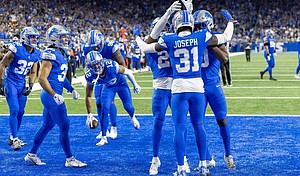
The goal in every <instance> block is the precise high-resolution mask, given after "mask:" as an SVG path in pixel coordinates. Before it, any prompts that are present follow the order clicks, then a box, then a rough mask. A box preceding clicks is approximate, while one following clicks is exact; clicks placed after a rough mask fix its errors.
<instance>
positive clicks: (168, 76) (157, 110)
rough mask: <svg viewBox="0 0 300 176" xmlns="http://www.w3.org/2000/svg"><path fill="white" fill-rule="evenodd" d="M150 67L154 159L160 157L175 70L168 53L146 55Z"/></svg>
mask: <svg viewBox="0 0 300 176" xmlns="http://www.w3.org/2000/svg"><path fill="white" fill-rule="evenodd" d="M146 60H147V63H148V66H149V67H150V68H151V71H152V75H153V88H154V91H153V94H152V114H153V116H154V125H153V131H152V141H153V143H152V145H153V157H158V152H159V145H160V139H161V136H162V127H163V124H164V120H165V114H166V111H167V108H168V105H169V106H171V87H172V81H173V70H172V67H171V62H170V57H169V55H168V53H167V52H166V51H161V52H158V53H151V54H146Z"/></svg>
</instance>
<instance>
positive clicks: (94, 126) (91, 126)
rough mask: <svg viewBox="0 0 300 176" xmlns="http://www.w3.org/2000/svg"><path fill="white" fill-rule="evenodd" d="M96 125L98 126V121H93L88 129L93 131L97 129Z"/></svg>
mask: <svg viewBox="0 0 300 176" xmlns="http://www.w3.org/2000/svg"><path fill="white" fill-rule="evenodd" d="M98 125H99V124H98V121H97V120H95V119H93V120H92V122H91V124H90V129H95V128H97V127H98Z"/></svg>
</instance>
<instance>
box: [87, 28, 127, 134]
mask: <svg viewBox="0 0 300 176" xmlns="http://www.w3.org/2000/svg"><path fill="white" fill-rule="evenodd" d="M83 51H84V55H85V57H86V55H87V54H88V53H89V52H90V51H98V52H99V53H100V54H101V55H102V57H104V58H106V59H112V60H115V61H116V62H118V64H120V65H122V66H125V61H124V58H123V56H122V54H121V52H120V48H119V45H118V42H115V41H114V40H109V41H107V42H104V36H103V34H102V33H101V32H100V31H98V30H91V31H90V32H89V35H88V38H87V43H86V45H85V46H84V48H83ZM102 86H103V85H101V84H98V83H96V84H95V91H94V95H95V98H96V106H97V113H98V118H99V119H101V116H102V115H101V114H102V107H101V92H102ZM86 87H87V86H86ZM89 91H90V89H86V92H87V93H86V97H85V98H86V101H90V99H91V95H92V94H91V92H89ZM109 114H110V122H111V129H110V134H107V136H109V137H111V138H112V139H115V138H117V136H118V133H117V122H116V117H117V108H116V105H115V103H114V101H112V104H111V107H110V112H109ZM106 132H107V131H105V133H106ZM101 137H102V131H101V132H100V133H99V135H98V136H97V137H96V138H97V139H101Z"/></svg>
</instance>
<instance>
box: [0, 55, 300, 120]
mask: <svg viewBox="0 0 300 176" xmlns="http://www.w3.org/2000/svg"><path fill="white" fill-rule="evenodd" d="M232 54H233V55H235V56H231V58H230V63H231V73H232V80H233V87H223V90H224V92H225V96H226V99H227V106H228V114H230V115H233V114H237V115H299V114H300V113H299V111H298V108H297V105H298V104H300V94H299V93H298V92H299V88H300V84H299V81H300V80H298V79H295V78H294V77H293V76H294V74H295V69H296V66H297V64H298V59H297V54H296V53H295V52H293V53H278V56H277V57H275V60H276V66H275V68H274V70H273V76H274V77H275V78H277V79H278V81H269V80H268V73H266V74H265V78H264V79H263V80H261V79H260V75H259V71H261V70H263V69H264V68H265V67H266V65H267V63H266V61H265V59H264V58H263V54H262V53H258V54H252V55H251V62H248V63H247V62H246V60H245V56H244V54H243V53H232ZM82 74H83V73H82V71H77V75H78V76H80V75H82ZM134 75H135V77H136V80H137V82H138V83H139V84H140V86H141V87H142V92H141V94H140V95H136V94H132V95H133V103H134V105H135V108H136V114H151V113H152V112H151V97H152V90H153V88H152V74H151V72H150V71H146V72H138V73H135V74H134ZM73 82H78V83H76V84H74V85H73V86H74V87H75V89H76V90H77V91H78V92H79V93H80V94H81V98H80V99H79V100H78V101H73V100H72V97H71V95H70V94H66V93H64V95H63V96H64V98H65V100H66V104H67V107H68V113H69V114H85V113H86V110H85V105H84V96H85V90H84V88H83V87H82V85H81V83H79V82H80V79H74V80H73ZM35 86H38V85H35ZM129 86H130V87H132V86H131V84H130V83H129ZM115 103H116V105H117V108H118V114H126V112H125V111H124V110H123V107H122V104H121V102H120V100H119V98H118V97H116V101H115ZM93 111H94V113H95V112H96V110H95V107H94V108H93ZM41 112H42V105H41V103H40V98H39V90H37V91H34V92H32V93H31V95H30V96H29V97H28V102H27V107H26V114H41ZM167 113H168V114H171V111H170V110H169V109H168V112H167ZM0 114H8V107H7V105H6V101H5V98H4V97H0ZM207 114H212V112H211V110H210V108H208V110H207Z"/></svg>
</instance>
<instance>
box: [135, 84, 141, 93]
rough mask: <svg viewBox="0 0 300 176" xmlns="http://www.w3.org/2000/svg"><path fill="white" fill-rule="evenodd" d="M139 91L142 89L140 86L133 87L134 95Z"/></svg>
mask: <svg viewBox="0 0 300 176" xmlns="http://www.w3.org/2000/svg"><path fill="white" fill-rule="evenodd" d="M141 90H142V88H141V86H140V85H138V84H137V85H135V86H134V93H137V94H140V93H141Z"/></svg>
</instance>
